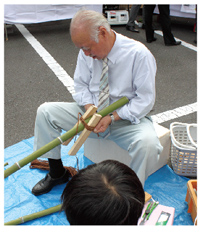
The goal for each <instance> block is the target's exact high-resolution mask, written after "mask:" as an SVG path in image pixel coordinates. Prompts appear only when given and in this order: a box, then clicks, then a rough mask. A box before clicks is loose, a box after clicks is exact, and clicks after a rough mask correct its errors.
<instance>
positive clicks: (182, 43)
mask: <svg viewBox="0 0 200 232" xmlns="http://www.w3.org/2000/svg"><path fill="white" fill-rule="evenodd" d="M154 33H156V34H158V35H161V36H163V33H162V31H159V30H155V31H154ZM174 38H175V40H179V41H181V45H183V46H184V47H186V48H189V49H191V50H194V51H195V52H197V47H195V46H194V45H192V44H189V43H186V42H185V41H183V40H181V39H178V38H176V37H174Z"/></svg>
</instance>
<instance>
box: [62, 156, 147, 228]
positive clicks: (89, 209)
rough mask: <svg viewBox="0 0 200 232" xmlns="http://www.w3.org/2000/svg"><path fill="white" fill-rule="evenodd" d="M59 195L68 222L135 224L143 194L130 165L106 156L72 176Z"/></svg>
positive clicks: (141, 207)
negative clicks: (99, 161)
mask: <svg viewBox="0 0 200 232" xmlns="http://www.w3.org/2000/svg"><path fill="white" fill-rule="evenodd" d="M61 199H62V210H64V211H65V214H66V216H67V219H68V221H69V223H70V224H71V225H137V221H138V219H139V217H140V216H141V213H142V209H143V207H144V201H145V194H144V189H143V187H142V184H141V182H140V180H139V179H138V177H137V175H136V174H135V172H134V171H133V170H132V169H131V168H129V167H128V166H126V165H125V164H122V163H120V162H118V161H115V160H105V161H103V162H101V163H98V164H93V165H89V166H88V167H87V168H85V169H82V170H80V171H79V172H78V174H76V175H75V176H73V177H72V179H71V180H70V181H69V182H68V183H67V185H66V187H65V189H64V191H63V194H62V196H61Z"/></svg>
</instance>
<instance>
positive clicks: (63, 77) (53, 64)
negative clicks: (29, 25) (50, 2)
mask: <svg viewBox="0 0 200 232" xmlns="http://www.w3.org/2000/svg"><path fill="white" fill-rule="evenodd" d="M15 26H16V27H17V28H18V30H19V31H20V32H21V33H22V35H23V36H24V38H25V39H26V40H27V41H28V42H29V43H30V45H31V46H32V47H33V48H34V49H35V51H36V52H37V53H38V55H39V56H40V57H41V58H42V59H43V60H44V62H45V63H46V64H47V65H48V66H49V68H50V69H51V70H52V71H53V72H54V73H55V75H56V76H57V77H58V79H59V80H60V81H61V82H62V83H63V85H64V86H66V87H67V90H68V91H69V92H70V93H71V94H72V93H74V92H75V91H74V80H73V79H72V78H71V77H70V76H69V75H68V73H67V72H66V71H65V70H64V69H63V68H62V67H61V66H60V65H59V64H58V63H57V61H56V60H55V59H54V58H53V57H52V56H51V54H50V53H49V52H48V51H47V50H46V49H45V48H44V47H43V46H42V45H41V44H40V43H39V42H38V40H37V39H36V38H35V37H34V36H33V35H32V34H31V33H30V32H29V31H28V30H27V29H26V28H25V27H24V25H22V24H16V25H15Z"/></svg>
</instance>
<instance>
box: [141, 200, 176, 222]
mask: <svg viewBox="0 0 200 232" xmlns="http://www.w3.org/2000/svg"><path fill="white" fill-rule="evenodd" d="M148 204H149V202H146V203H145V205H144V209H143V211H142V215H143V214H144V212H145V210H146V207H147V205H148ZM162 211H164V212H167V213H170V214H171V215H170V217H169V220H168V222H167V226H168V225H173V222H174V213H175V208H173V207H168V206H164V205H157V207H156V208H155V209H154V211H153V212H152V213H151V215H150V217H149V220H147V221H146V222H145V224H144V225H145V226H146V225H155V224H156V222H157V221H158V218H159V216H160V214H161V212H162ZM142 215H141V217H140V218H139V220H138V225H139V224H140V222H141V221H142Z"/></svg>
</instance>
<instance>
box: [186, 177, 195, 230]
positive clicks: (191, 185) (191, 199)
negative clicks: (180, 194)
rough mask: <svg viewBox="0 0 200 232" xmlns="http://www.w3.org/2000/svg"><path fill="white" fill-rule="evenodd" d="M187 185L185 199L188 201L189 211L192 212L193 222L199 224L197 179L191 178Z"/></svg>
mask: <svg viewBox="0 0 200 232" xmlns="http://www.w3.org/2000/svg"><path fill="white" fill-rule="evenodd" d="M187 187H188V189H187V194H186V198H185V201H187V203H188V213H190V214H191V217H192V220H193V222H194V223H195V225H197V218H196V217H197V180H189V181H188V183H187ZM195 219H196V220H195Z"/></svg>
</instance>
